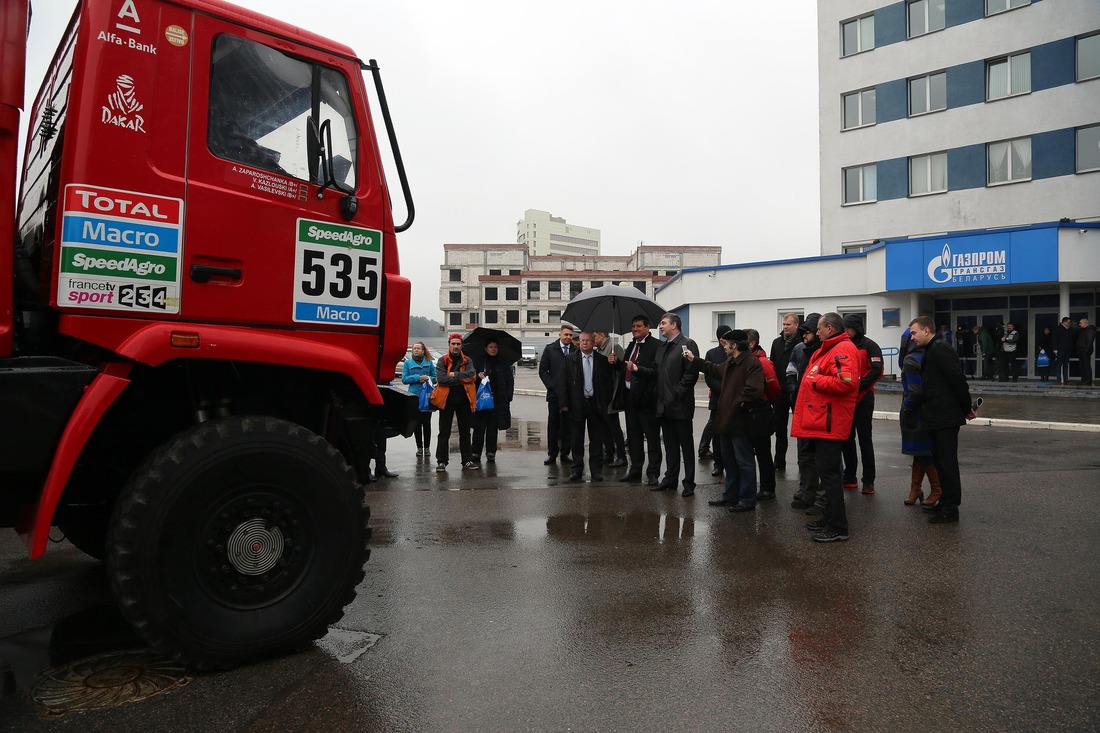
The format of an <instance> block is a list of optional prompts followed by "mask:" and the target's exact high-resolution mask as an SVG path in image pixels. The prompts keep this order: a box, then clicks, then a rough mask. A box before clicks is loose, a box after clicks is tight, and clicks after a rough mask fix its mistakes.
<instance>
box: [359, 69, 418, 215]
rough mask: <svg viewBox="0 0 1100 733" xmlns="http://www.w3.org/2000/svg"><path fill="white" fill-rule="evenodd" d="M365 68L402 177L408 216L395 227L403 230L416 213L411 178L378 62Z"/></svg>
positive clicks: (394, 160)
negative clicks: (407, 172)
mask: <svg viewBox="0 0 1100 733" xmlns="http://www.w3.org/2000/svg"><path fill="white" fill-rule="evenodd" d="M363 68H364V69H369V70H370V72H371V75H372V76H373V77H374V89H375V92H376V93H377V95H378V107H379V109H380V110H381V111H382V119H383V120H384V121H385V123H386V134H387V135H389V138H390V151H391V152H392V153H393V162H394V163H395V164H397V177H398V178H400V179H401V193H402V194H404V196H405V211H406V213H407V217H406V219H405V223H404V224H400V225H397V226H395V227H394V228H393V231H394V232H395V233H398V234H400V233H401V232H403V231H405V230H406V229H408V228H409V227H410V226H412V223H413V217H414V216H415V215H416V207H414V206H413V199H412V191H410V190H409V179H408V177H407V176H406V175H405V162H404V161H403V160H402V159H401V148H399V147H398V146H397V133H396V132H394V130H393V120H392V119H390V105H389V104H388V103H387V102H386V90H385V89H383V88H382V73H381V70H380V69H379V68H378V62H377V61H375V60H374V59H371V60H370V63H368V64H367V65H366V66H364V67H363Z"/></svg>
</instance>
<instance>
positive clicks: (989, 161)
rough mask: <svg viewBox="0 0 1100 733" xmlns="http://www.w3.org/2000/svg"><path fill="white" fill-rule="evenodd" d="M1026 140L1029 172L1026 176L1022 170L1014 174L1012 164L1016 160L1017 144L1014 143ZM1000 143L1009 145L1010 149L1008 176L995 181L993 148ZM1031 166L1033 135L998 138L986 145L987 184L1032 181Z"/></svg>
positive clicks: (1003, 184)
mask: <svg viewBox="0 0 1100 733" xmlns="http://www.w3.org/2000/svg"><path fill="white" fill-rule="evenodd" d="M1024 140H1027V159H1028V166H1027V167H1028V173H1027V175H1026V176H1025V175H1023V174H1022V172H1020V173H1018V174H1016V175H1014V173H1016V172H1014V171H1013V165H1012V163H1013V160H1014V156H1013V153H1014V151H1015V146H1014V145H1013V143H1019V142H1022V141H1024ZM998 145H1007V146H1008V149H1007V154H1008V158H1007V160H1008V177H1007V178H1006V179H1005V180H1003V181H994V180H993V149H994V147H995V146H998ZM1031 167H1032V157H1031V137H1030V136H1029V137H1016V138H1012V139H1011V140H998V141H997V142H992V143H988V144H987V145H986V146H985V180H986V185H987V186H1005V185H1008V184H1010V183H1022V182H1024V181H1030V180H1031V170H1030V169H1031Z"/></svg>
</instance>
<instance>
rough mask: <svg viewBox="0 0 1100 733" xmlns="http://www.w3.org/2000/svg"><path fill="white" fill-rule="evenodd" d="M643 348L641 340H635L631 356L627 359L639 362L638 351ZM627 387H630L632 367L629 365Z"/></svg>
mask: <svg viewBox="0 0 1100 733" xmlns="http://www.w3.org/2000/svg"><path fill="white" fill-rule="evenodd" d="M641 348H642V344H641V342H640V341H635V342H634V348H633V349H631V350H630V358H629V359H627V361H629V362H632V363H633V362H637V361H638V351H639V349H641ZM626 388H627V389H630V367H627V369H626Z"/></svg>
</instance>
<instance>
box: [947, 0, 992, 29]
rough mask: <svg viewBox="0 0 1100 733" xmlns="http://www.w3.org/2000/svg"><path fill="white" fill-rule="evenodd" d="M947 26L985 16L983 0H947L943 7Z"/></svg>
mask: <svg viewBox="0 0 1100 733" xmlns="http://www.w3.org/2000/svg"><path fill="white" fill-rule="evenodd" d="M944 15H945V22H946V24H947V27H948V28H950V27H951V26H953V25H962V24H963V23H969V22H970V21H972V20H979V19H981V18H984V17H985V0H949V2H948V3H947V7H946V8H945V9H944Z"/></svg>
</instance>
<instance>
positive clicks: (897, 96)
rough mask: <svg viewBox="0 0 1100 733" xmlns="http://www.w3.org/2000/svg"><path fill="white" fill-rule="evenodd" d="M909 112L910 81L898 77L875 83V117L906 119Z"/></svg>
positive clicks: (880, 119) (885, 120)
mask: <svg viewBox="0 0 1100 733" xmlns="http://www.w3.org/2000/svg"><path fill="white" fill-rule="evenodd" d="M908 114H909V82H908V81H907V80H906V79H896V80H894V81H888V82H886V83H884V84H876V85H875V119H876V120H877V122H879V123H882V122H891V121H893V120H900V119H904V118H905V117H906V116H907V115H908Z"/></svg>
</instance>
